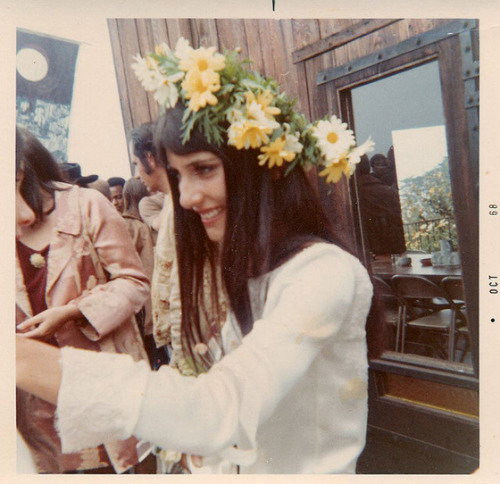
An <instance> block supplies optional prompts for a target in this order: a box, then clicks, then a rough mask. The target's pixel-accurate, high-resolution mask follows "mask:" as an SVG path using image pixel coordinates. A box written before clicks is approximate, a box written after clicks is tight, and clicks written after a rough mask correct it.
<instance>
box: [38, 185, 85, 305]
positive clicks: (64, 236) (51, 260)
mask: <svg viewBox="0 0 500 484" xmlns="http://www.w3.org/2000/svg"><path fill="white" fill-rule="evenodd" d="M78 190H79V188H78V187H73V188H71V189H70V190H62V191H56V205H57V209H56V210H57V217H58V219H57V225H56V228H55V230H54V235H53V238H52V240H51V243H50V250H49V257H48V264H47V286H46V292H45V294H46V296H47V304H48V305H49V306H50V301H49V295H50V292H51V290H52V289H53V287H54V284H55V283H56V282H57V280H58V279H59V277H60V275H61V273H62V271H63V270H64V268H65V267H66V266H67V265H68V263H69V262H70V260H71V259H72V258H73V257H75V250H74V249H75V247H74V245H75V241H76V236H77V235H79V234H80V233H81V230H82V223H81V214H80V204H79V197H78Z"/></svg>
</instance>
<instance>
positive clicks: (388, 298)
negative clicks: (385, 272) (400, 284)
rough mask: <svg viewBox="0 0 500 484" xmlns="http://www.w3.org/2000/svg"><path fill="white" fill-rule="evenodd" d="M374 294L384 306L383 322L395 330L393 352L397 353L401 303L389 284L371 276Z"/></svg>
mask: <svg viewBox="0 0 500 484" xmlns="http://www.w3.org/2000/svg"><path fill="white" fill-rule="evenodd" d="M372 283H373V289H374V293H375V294H376V295H377V296H378V297H379V299H380V301H381V302H382V303H383V305H384V315H385V321H386V322H387V323H389V324H390V325H391V326H394V329H395V334H396V335H395V338H394V346H395V348H394V351H397V347H398V341H399V333H400V328H401V323H400V322H401V312H402V307H403V301H402V300H401V298H400V297H399V295H398V294H396V293H395V292H394V289H393V288H392V286H391V285H390V284H388V283H387V282H386V281H384V280H383V279H382V278H381V277H378V276H372Z"/></svg>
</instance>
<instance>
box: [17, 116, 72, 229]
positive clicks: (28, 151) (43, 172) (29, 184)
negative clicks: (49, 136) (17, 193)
mask: <svg viewBox="0 0 500 484" xmlns="http://www.w3.org/2000/svg"><path fill="white" fill-rule="evenodd" d="M16 173H23V175H24V176H23V181H22V183H21V195H22V196H23V198H24V200H25V201H26V203H27V204H28V205H29V206H30V208H31V209H32V210H33V212H34V213H35V216H36V221H37V222H41V221H42V220H43V196H42V192H43V191H45V192H46V193H50V194H51V195H52V196H53V195H54V192H55V191H56V190H57V189H58V188H56V186H55V184H54V182H64V181H65V179H64V177H63V175H62V173H61V171H60V169H59V164H58V163H57V161H56V160H55V159H54V157H53V156H52V155H51V153H50V151H49V150H48V149H47V148H45V146H43V144H42V143H41V142H40V141H39V140H38V139H37V138H36V137H35V136H34V135H33V134H32V133H31V132H30V131H28V130H27V129H25V128H22V127H20V126H16Z"/></svg>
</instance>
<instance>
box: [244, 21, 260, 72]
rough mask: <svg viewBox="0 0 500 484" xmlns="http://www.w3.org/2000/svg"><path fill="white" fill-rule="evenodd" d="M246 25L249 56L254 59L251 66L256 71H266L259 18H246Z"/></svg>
mask: <svg viewBox="0 0 500 484" xmlns="http://www.w3.org/2000/svg"><path fill="white" fill-rule="evenodd" d="M244 25H245V34H246V36H247V45H248V57H250V59H251V60H252V64H250V68H251V69H252V70H255V71H259V72H264V68H265V67H264V58H263V53H262V49H261V41H260V38H259V26H258V25H259V20H251V19H245V20H244Z"/></svg>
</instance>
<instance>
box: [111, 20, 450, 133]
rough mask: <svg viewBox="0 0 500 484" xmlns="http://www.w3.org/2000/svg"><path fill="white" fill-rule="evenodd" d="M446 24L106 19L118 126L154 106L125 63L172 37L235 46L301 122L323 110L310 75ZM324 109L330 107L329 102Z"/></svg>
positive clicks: (154, 110) (153, 112) (129, 124)
mask: <svg viewBox="0 0 500 484" xmlns="http://www.w3.org/2000/svg"><path fill="white" fill-rule="evenodd" d="M446 22H448V20H446V19H431V20H427V19H417V20H409V19H403V20H397V19H386V20H385V19H375V20H361V19H333V20H326V19H324V20H323V19H322V20H310V19H306V20H291V19H282V20H272V19H262V20H254V19H111V20H108V26H109V31H110V37H111V44H112V49H113V56H114V60H115V68H116V75H117V80H118V89H119V92H120V102H121V107H122V112H123V121H124V125H125V131H126V132H127V133H129V132H130V130H131V129H132V128H133V127H135V126H138V125H139V124H141V123H144V122H148V121H150V120H152V119H155V118H156V117H157V115H158V106H157V105H156V103H155V101H154V100H153V96H152V94H150V93H146V92H145V91H144V89H143V88H142V86H141V85H140V83H139V81H138V80H137V79H136V77H135V75H134V73H133V71H132V68H131V63H132V62H133V60H132V58H133V56H135V55H136V54H140V55H142V56H143V55H145V54H146V53H148V52H150V51H152V50H153V48H154V46H155V44H158V43H160V42H166V43H167V44H168V45H169V46H170V47H172V48H174V47H175V44H176V42H177V39H178V38H179V37H180V36H183V37H185V38H186V39H188V40H189V41H190V42H191V44H192V45H193V46H194V47H198V46H201V45H202V46H205V47H207V46H211V45H216V46H217V47H218V48H219V50H223V49H224V48H227V49H233V48H235V47H241V49H242V54H241V55H242V58H243V57H250V58H251V59H252V60H253V68H254V69H256V70H258V71H259V72H261V73H263V74H266V75H270V76H273V77H275V78H276V79H277V80H278V81H279V82H280V84H281V86H282V87H283V90H285V91H286V92H288V93H289V94H290V95H291V96H293V97H297V99H298V107H299V109H300V110H301V111H302V112H303V113H304V114H306V116H307V117H308V118H309V119H316V118H318V117H319V116H320V115H323V112H324V110H325V106H324V105H322V104H321V103H320V102H318V101H320V100H318V89H317V87H316V74H317V73H318V72H320V71H323V70H325V69H327V68H329V67H333V66H336V65H341V64H345V63H347V62H350V61H352V60H354V59H356V58H359V57H362V56H364V55H366V54H369V53H371V52H373V51H376V50H379V49H382V48H385V47H388V46H391V45H395V44H397V43H399V42H401V41H402V40H405V39H407V38H409V37H411V36H413V35H417V34H420V33H422V32H425V31H427V30H431V29H433V28H435V27H436V26H437V25H440V24H443V23H446ZM329 110H330V111H336V110H337V109H336V107H334V106H329Z"/></svg>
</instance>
